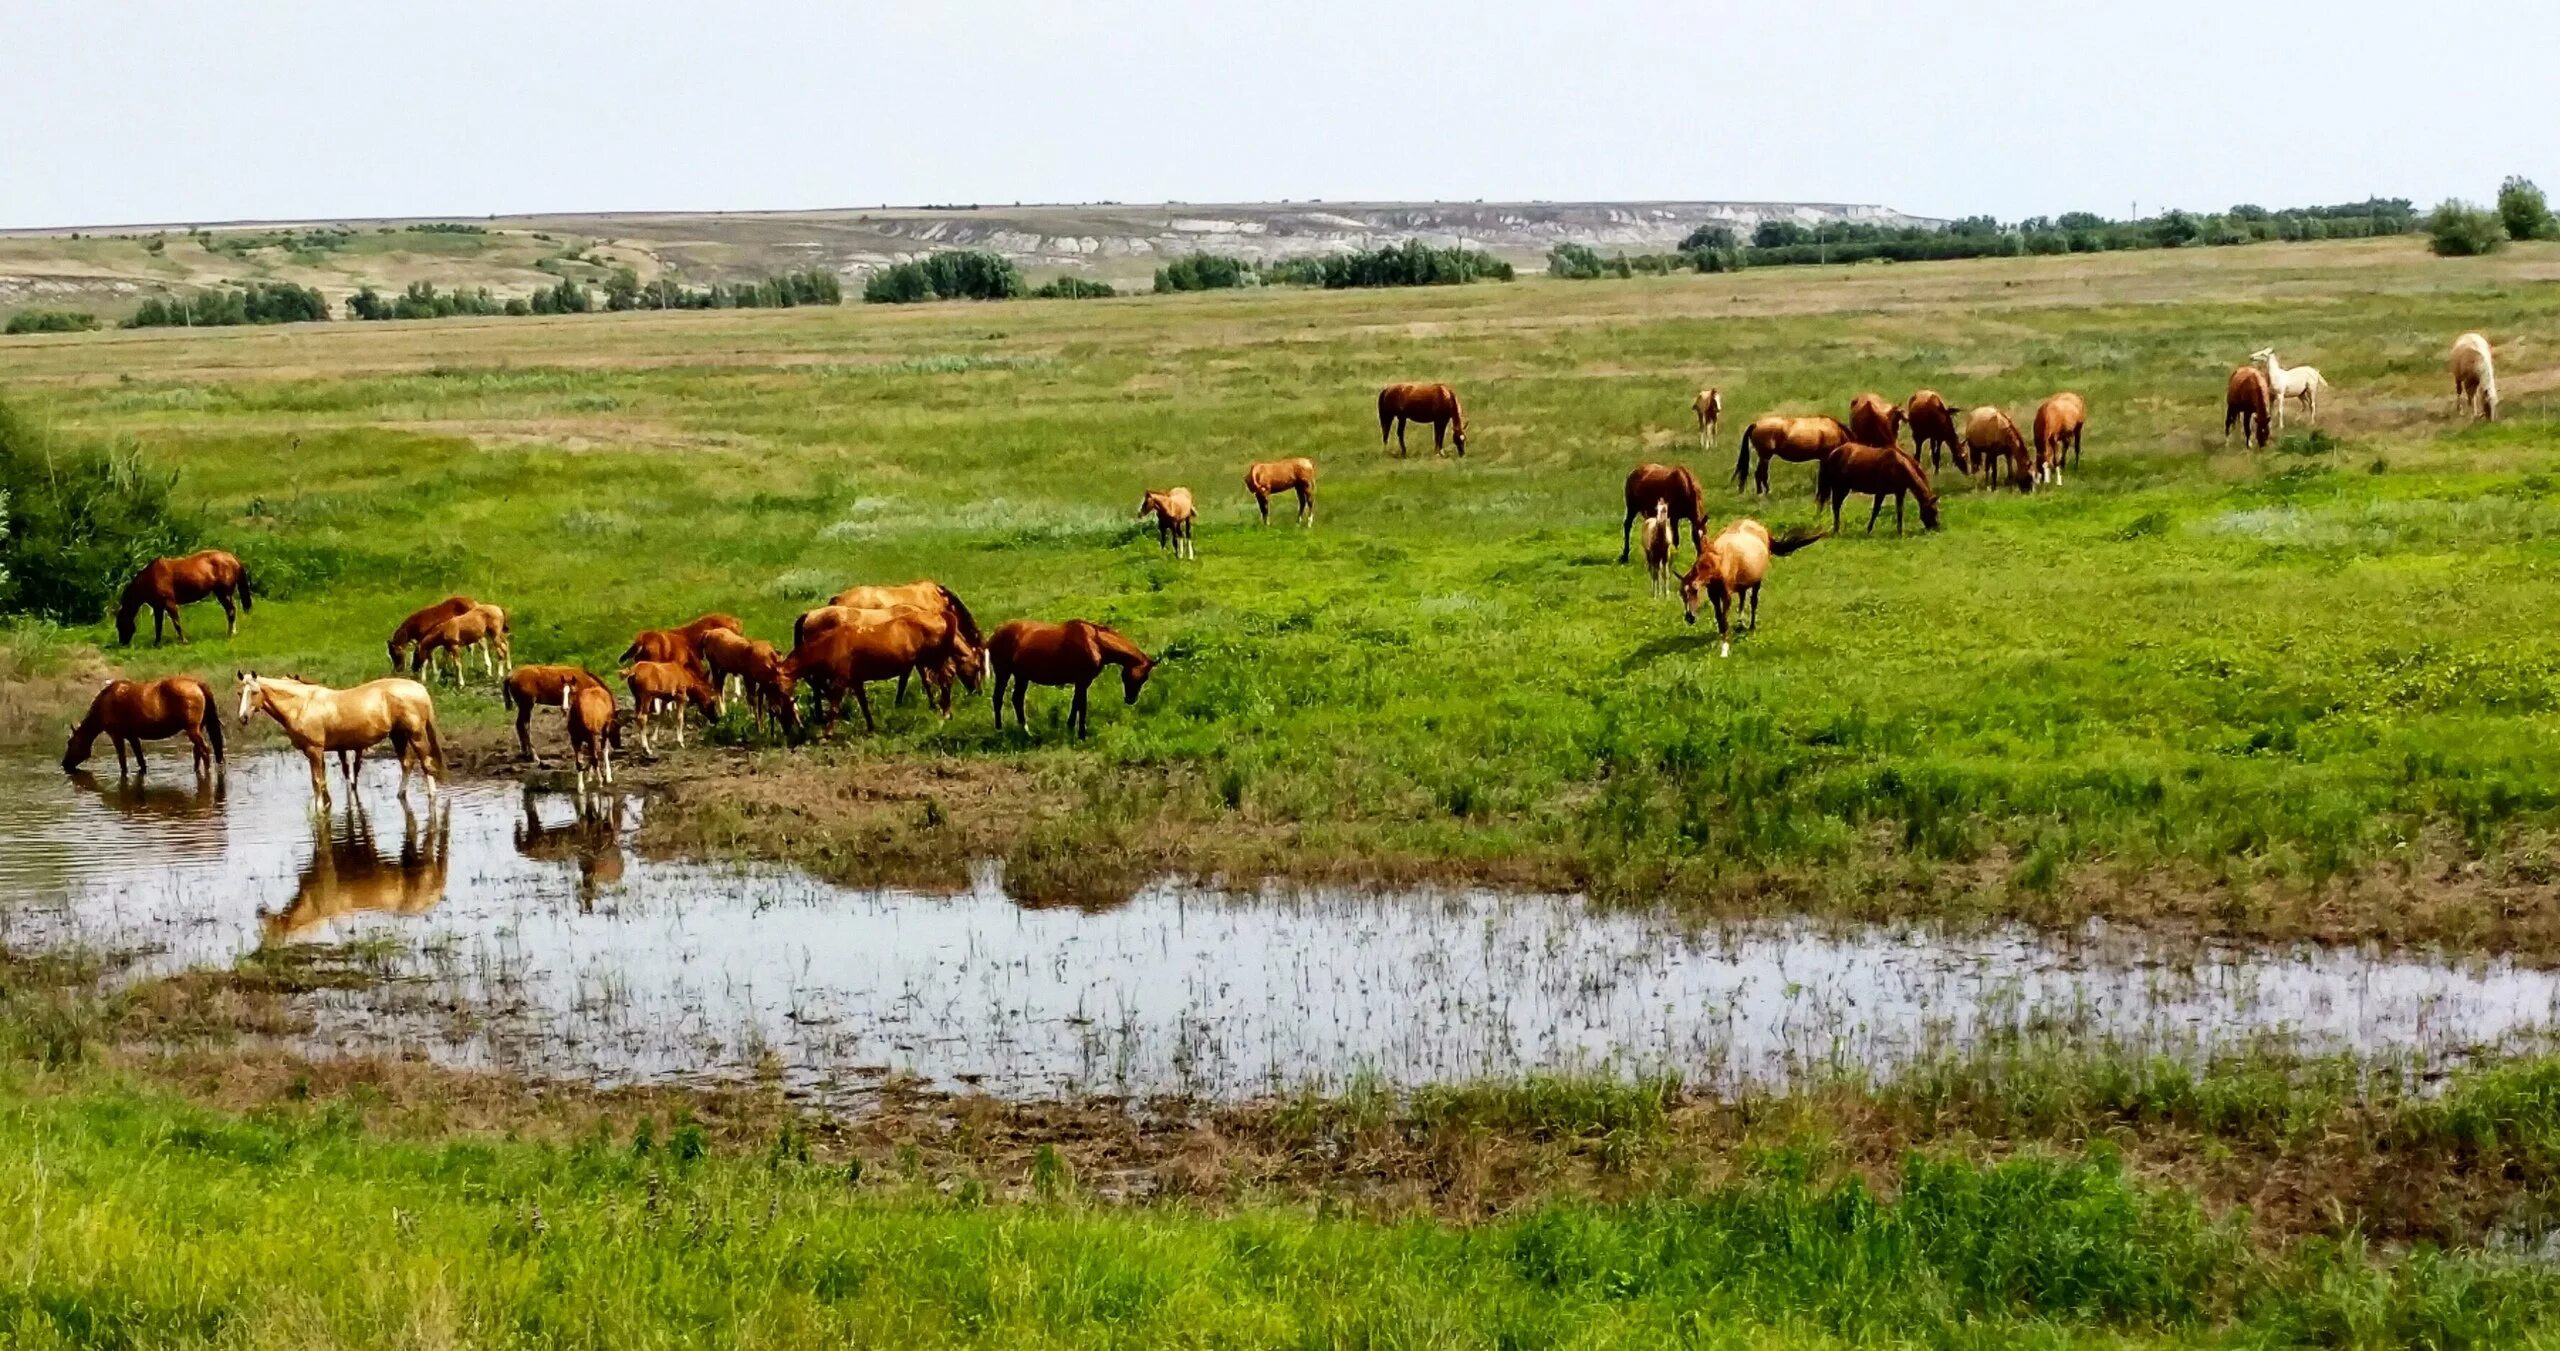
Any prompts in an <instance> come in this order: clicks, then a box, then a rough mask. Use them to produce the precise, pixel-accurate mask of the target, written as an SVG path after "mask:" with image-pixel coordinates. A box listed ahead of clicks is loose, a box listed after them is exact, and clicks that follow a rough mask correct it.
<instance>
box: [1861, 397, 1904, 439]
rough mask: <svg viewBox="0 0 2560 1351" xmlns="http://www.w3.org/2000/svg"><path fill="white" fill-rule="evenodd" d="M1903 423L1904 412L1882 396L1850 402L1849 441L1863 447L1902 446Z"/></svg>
mask: <svg viewBox="0 0 2560 1351" xmlns="http://www.w3.org/2000/svg"><path fill="white" fill-rule="evenodd" d="M1902 422H1903V412H1902V410H1901V409H1900V408H1897V407H1895V406H1894V405H1892V404H1889V403H1886V402H1885V401H1884V396H1883V395H1881V394H1861V395H1859V396H1858V397H1856V398H1854V399H1851V400H1849V439H1850V440H1852V441H1855V442H1858V443H1859V444H1861V445H1869V446H1898V445H1901V444H1902Z"/></svg>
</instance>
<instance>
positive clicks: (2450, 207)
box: [2427, 197, 2507, 258]
mask: <svg viewBox="0 0 2560 1351" xmlns="http://www.w3.org/2000/svg"><path fill="white" fill-rule="evenodd" d="M2506 246H2507V227H2506V224H2505V223H2504V222H2502V221H2500V220H2499V219H2498V214H2497V213H2496V212H2494V211H2483V210H2481V209H2480V208H2478V207H2476V206H2473V205H2471V204H2470V203H2469V202H2465V201H2460V200H2457V199H2455V198H2451V197H2448V198H2446V199H2445V200H2444V202H2443V203H2442V204H2440V205H2439V206H2437V207H2436V209H2435V210H2434V211H2433V212H2431V213H2430V214H2429V215H2428V216H2427V247H2429V248H2431V249H2434V250H2435V253H2436V256H2437V257H2439V258H2476V257H2479V256H2481V255H2483V254H2491V253H2496V252H2497V251H2498V250H2500V249H2503V248H2505V247H2506Z"/></svg>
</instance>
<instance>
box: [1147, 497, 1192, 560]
mask: <svg viewBox="0 0 2560 1351" xmlns="http://www.w3.org/2000/svg"><path fill="white" fill-rule="evenodd" d="M1197 515H1198V513H1197V512H1196V511H1194V510H1193V509H1192V506H1191V490H1190V489H1189V488H1167V489H1166V490H1164V491H1163V492H1149V493H1148V494H1146V495H1145V496H1144V497H1141V498H1139V499H1138V519H1139V520H1142V521H1143V520H1145V519H1147V517H1149V516H1153V517H1155V518H1156V547H1157V548H1159V549H1161V548H1163V547H1164V546H1165V545H1166V544H1167V543H1168V542H1170V543H1171V544H1172V545H1173V556H1174V557H1176V558H1198V557H1199V556H1200V551H1199V550H1198V549H1197V548H1194V547H1193V546H1192V543H1191V523H1192V520H1193V518H1194V517H1196V516H1197Z"/></svg>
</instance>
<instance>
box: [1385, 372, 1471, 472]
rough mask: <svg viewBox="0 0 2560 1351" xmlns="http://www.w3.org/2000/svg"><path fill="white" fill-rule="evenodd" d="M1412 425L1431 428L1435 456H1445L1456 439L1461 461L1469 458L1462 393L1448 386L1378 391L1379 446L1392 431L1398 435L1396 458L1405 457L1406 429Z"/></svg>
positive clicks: (1393, 387)
mask: <svg viewBox="0 0 2560 1351" xmlns="http://www.w3.org/2000/svg"><path fill="white" fill-rule="evenodd" d="M1408 422H1428V423H1430V424H1431V453H1432V454H1434V455H1438V454H1441V453H1443V452H1444V450H1445V443H1446V442H1447V441H1448V440H1449V439H1450V438H1451V437H1452V436H1453V435H1454V437H1455V439H1456V441H1457V444H1458V458H1459V459H1462V460H1463V459H1465V458H1466V457H1467V415H1466V414H1465V413H1463V412H1461V411H1459V408H1458V392H1457V391H1456V390H1454V389H1451V388H1449V387H1448V386H1447V385H1389V386H1387V387H1386V388H1385V389H1382V390H1379V391H1378V444H1379V445H1381V446H1383V445H1385V444H1386V443H1387V435H1388V433H1389V432H1390V431H1392V432H1393V433H1394V434H1395V438H1396V454H1398V455H1403V454H1404V453H1405V447H1404V429H1405V424H1406V423H1408Z"/></svg>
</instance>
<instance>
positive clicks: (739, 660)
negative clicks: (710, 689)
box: [702, 629, 788, 718]
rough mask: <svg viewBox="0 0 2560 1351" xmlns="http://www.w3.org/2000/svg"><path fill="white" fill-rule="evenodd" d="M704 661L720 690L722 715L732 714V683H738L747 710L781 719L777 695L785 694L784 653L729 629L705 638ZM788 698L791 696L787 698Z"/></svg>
mask: <svg viewBox="0 0 2560 1351" xmlns="http://www.w3.org/2000/svg"><path fill="white" fill-rule="evenodd" d="M702 660H703V663H704V664H705V665H707V666H709V667H710V668H711V683H712V685H713V686H714V687H715V688H717V689H718V690H719V691H720V712H721V713H722V714H724V715H725V714H727V713H728V711H729V682H730V681H732V680H734V681H736V682H738V692H739V693H740V694H742V695H744V696H745V697H746V700H747V707H748V708H750V709H752V710H754V711H755V712H757V713H759V714H763V715H765V716H768V717H774V718H779V717H781V716H782V714H781V712H780V711H779V710H778V709H776V708H775V706H774V696H775V695H776V694H777V693H781V691H780V690H779V688H778V686H779V681H780V678H781V675H782V654H781V653H779V652H776V651H774V650H773V644H771V643H768V642H766V641H765V640H763V639H762V638H750V637H748V636H746V635H745V634H743V633H732V632H730V631H729V630H727V629H713V630H712V631H710V632H709V633H706V634H704V635H702ZM785 697H786V698H787V697H788V696H787V695H785Z"/></svg>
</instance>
